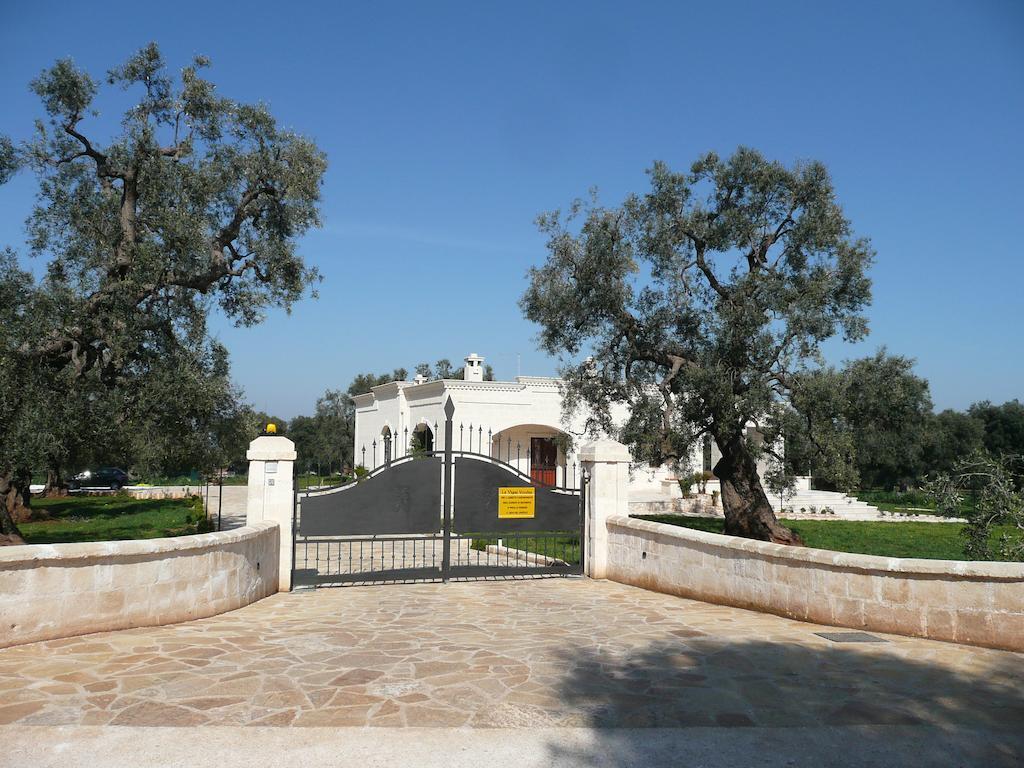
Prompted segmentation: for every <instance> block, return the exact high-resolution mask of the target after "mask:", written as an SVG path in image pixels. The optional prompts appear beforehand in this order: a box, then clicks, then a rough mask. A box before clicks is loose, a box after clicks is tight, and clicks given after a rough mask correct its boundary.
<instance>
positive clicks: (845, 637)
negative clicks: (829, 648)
mask: <svg viewBox="0 0 1024 768" xmlns="http://www.w3.org/2000/svg"><path fill="white" fill-rule="evenodd" d="M814 634H816V635H817V636H818V637H824V638H825V639H826V640H831V641H832V642H833V643H887V642H889V641H888V640H883V639H882V638H880V637H875V636H874V635H869V634H868V633H867V632H815V633H814Z"/></svg>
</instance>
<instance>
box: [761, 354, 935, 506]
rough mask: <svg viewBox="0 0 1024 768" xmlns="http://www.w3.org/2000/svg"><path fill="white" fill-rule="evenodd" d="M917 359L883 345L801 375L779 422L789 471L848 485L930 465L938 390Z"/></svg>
mask: <svg viewBox="0 0 1024 768" xmlns="http://www.w3.org/2000/svg"><path fill="white" fill-rule="evenodd" d="M913 365H914V361H913V360H911V359H909V358H906V357H901V356H898V355H889V354H887V353H886V351H885V350H884V349H882V350H879V351H878V352H877V353H876V354H875V355H874V356H872V357H868V358H864V359H860V360H852V361H848V362H847V363H845V364H844V366H843V367H842V368H841V369H835V368H831V367H828V368H820V369H816V370H811V371H805V372H802V373H799V374H797V375H795V376H794V377H793V381H794V384H795V386H794V388H793V392H794V394H793V398H792V400H791V403H792V408H791V409H788V410H784V411H783V412H782V413H781V414H779V416H778V417H777V421H776V422H775V424H776V426H775V431H776V432H777V433H778V434H779V435H781V436H782V437H783V438H784V439H785V443H786V471H787V474H813V475H814V477H815V480H816V481H817V482H819V483H824V484H825V485H831V486H832V487H834V488H839V489H840V490H843V491H850V490H853V489H855V488H857V487H859V486H860V485H862V484H864V485H868V486H871V487H891V486H894V485H897V484H900V483H903V484H907V483H912V482H914V480H915V478H917V477H919V476H920V475H921V474H922V472H923V471H924V469H925V465H924V456H925V453H926V446H927V444H928V435H929V425H930V423H931V422H930V420H931V398H930V396H929V392H928V382H927V381H926V380H925V379H923V378H921V377H919V376H916V375H914V373H913Z"/></svg>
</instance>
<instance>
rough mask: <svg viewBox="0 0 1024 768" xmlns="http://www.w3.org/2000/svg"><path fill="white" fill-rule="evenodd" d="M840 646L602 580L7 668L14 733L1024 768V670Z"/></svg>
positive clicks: (523, 586) (912, 647) (289, 619)
mask: <svg viewBox="0 0 1024 768" xmlns="http://www.w3.org/2000/svg"><path fill="white" fill-rule="evenodd" d="M830 629H831V628H827V627H819V626H816V625H811V624H805V623H801V622H797V621H790V620H787V619H783V618H779V617H776V616H770V615H765V614H758V613H753V612H749V611H742V610H737V609H733V608H726V607H722V606H715V605H709V604H705V603H700V602H695V601H691V600H684V599H680V598H675V597H671V596H666V595H661V594H656V593H653V592H647V591H644V590H640V589H636V588H632V587H628V586H623V585H619V584H615V583H612V582H605V581H591V580H587V579H546V580H522V581H490V582H472V583H451V584H448V585H441V584H410V585H393V586H392V585H389V586H373V587H353V588H345V589H324V590H318V591H315V592H313V591H304V592H295V593H291V594H279V595H275V596H273V597H271V598H268V599H266V600H263V601H261V602H259V603H256V604H254V605H251V606H249V607H246V608H243V609H241V610H238V611H234V612H232V613H229V614H225V615H223V616H219V617H214V618H210V619H203V620H199V621H194V622H190V623H187V624H180V625H176V626H168V627H158V628H143V629H135V630H127V631H122V632H109V633H103V634H96V635H90V636H86V637H79V638H72V639H66V640H59V641H50V642H44V643H36V644H32V645H25V646H19V647H15V648H8V649H5V650H0V724H7V723H17V724H20V725H22V726H31V725H50V726H53V725H110V726H121V725H126V726H175V725H179V726H181V725H187V726H205V725H220V726H224V725H228V726H239V725H256V726H259V725H262V726H392V727H403V726H449V727H450V726H456V727H470V728H510V727H511V728H536V727H566V726H584V727H592V728H593V727H597V728H601V727H651V726H660V727H697V726H705V727H716V728H742V727H756V726H767V727H787V728H798V727H819V726H820V727H828V726H858V725H900V726H918V725H920V726H929V727H939V728H941V729H945V730H950V729H969V730H971V731H972V732H976V733H978V734H984V739H985V742H986V744H987V745H988V747H989V748H991V749H994V750H996V754H1000V755H1003V756H1007V755H1015V754H1019V753H1017V752H1016V750H1020V749H1021V748H1022V743H1021V735H1020V729H1021V723H1022V722H1024V664H1022V661H1024V656H1022V655H1021V654H1013V653H1008V652H1002V651H995V650H987V649H981V648H973V647H967V646H958V645H953V644H947V643H939V642H931V641H925V640H917V639H909V638H902V637H894V636H884V637H883V639H884V640H886V642H881V643H835V642H832V641H830V640H827V639H825V638H822V637H819V636H817V635H816V634H815V632H820V631H829V630H830ZM832 631H835V630H834V629H833V630H832Z"/></svg>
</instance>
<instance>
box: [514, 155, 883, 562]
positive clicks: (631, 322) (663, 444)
mask: <svg viewBox="0 0 1024 768" xmlns="http://www.w3.org/2000/svg"><path fill="white" fill-rule="evenodd" d="M648 173H649V177H650V190H649V191H648V192H646V193H645V194H642V195H632V196H630V197H628V198H627V199H626V200H625V202H624V203H623V204H622V205H620V206H618V207H613V208H608V207H603V206H602V205H600V204H599V202H598V201H597V199H596V196H592V197H591V199H590V201H589V202H586V203H584V202H580V201H577V202H576V203H574V204H573V205H572V207H571V208H570V209H569V211H568V212H567V213H566V214H565V215H563V214H562V213H560V212H558V211H556V212H553V213H550V214H545V215H542V216H541V217H540V218H539V220H538V223H539V226H540V229H541V231H542V232H543V233H544V234H546V236H547V249H548V257H547V261H546V263H545V264H543V265H542V266H540V267H536V268H534V269H532V270H531V271H530V273H529V287H528V289H527V291H526V293H525V294H524V296H523V298H522V300H521V306H522V308H523V311H524V312H525V314H526V317H527V318H529V319H530V320H532V321H534V322H535V323H537V324H538V325H539V326H540V336H539V338H540V344H541V346H542V347H543V348H544V349H545V350H546V351H548V352H550V353H552V354H555V355H558V356H560V358H561V359H562V361H563V370H562V374H563V377H564V379H565V382H566V384H565V388H566V398H565V402H566V407H567V409H569V410H573V409H575V408H577V407H579V406H580V405H582V404H586V406H587V407H588V410H589V412H590V413H592V414H593V418H592V423H591V425H590V426H591V428H594V429H597V428H600V429H603V430H606V431H614V430H615V429H616V424H615V423H614V419H613V408H614V406H616V405H617V404H626V405H628V407H629V413H630V416H629V418H628V420H627V422H626V424H625V425H624V427H623V428H622V430H621V433H620V434H621V435H622V437H623V439H624V440H625V441H626V442H628V443H629V444H630V445H631V447H632V448H633V453H634V456H635V457H636V458H637V459H642V460H647V461H650V462H652V463H657V462H663V461H670V462H671V461H676V462H678V461H680V460H682V459H683V458H684V457H686V456H688V455H689V452H690V449H691V447H692V446H693V445H694V443H695V441H697V440H698V439H700V438H701V437H702V436H703V435H705V434H707V435H710V436H711V438H712V439H713V440H714V441H715V443H716V444H717V446H718V448H719V450H720V451H721V456H722V457H721V460H720V461H718V463H717V464H716V466H715V467H714V473H715V475H716V476H717V477H718V478H719V480H720V481H721V484H722V502H723V506H724V510H725V523H726V526H725V529H726V532H727V533H730V534H735V535H741V536H747V537H750V538H756V539H765V540H771V541H776V542H783V543H799V538H798V537H797V536H796V535H795V534H794V533H793V532H791V531H790V530H789V529H787V528H785V527H784V526H782V525H780V524H779V522H778V521H777V520H776V518H775V515H774V513H773V511H772V507H771V504H770V503H769V501H768V499H767V497H766V495H765V492H764V489H763V487H762V484H761V480H760V478H759V477H758V473H757V469H756V459H757V457H758V452H759V451H762V450H771V440H768V441H765V443H764V444H763V445H758V441H755V440H752V439H751V438H750V437H749V432H748V426H749V425H750V424H751V423H754V424H757V425H760V426H762V427H763V428H764V430H765V433H766V434H767V433H770V432H771V428H770V426H769V425H768V424H767V423H765V424H761V422H767V421H768V419H769V417H770V416H771V414H772V412H773V410H775V409H776V408H777V407H778V405H779V403H780V402H782V401H784V400H786V399H788V398H790V397H791V396H792V394H793V390H794V388H795V387H796V386H797V375H798V374H800V373H801V372H802V371H804V370H807V369H808V368H809V367H814V366H817V365H819V364H820V354H819V348H820V345H821V343H822V342H823V341H824V340H826V339H828V338H830V337H833V336H835V335H837V334H842V336H843V337H845V338H847V339H858V338H860V337H862V336H863V335H864V334H865V333H866V321H865V318H864V316H863V314H862V311H863V309H864V308H865V306H866V305H867V303H868V302H869V301H870V281H869V279H868V277H867V276H866V268H867V267H868V265H869V263H870V262H871V259H872V258H873V252H872V249H871V247H870V245H869V243H868V241H867V240H865V239H861V238H857V237H855V236H854V234H853V232H852V229H851V225H850V222H849V221H848V220H847V218H846V217H845V216H844V214H843V211H842V209H841V208H840V206H839V203H838V202H837V200H836V195H835V191H834V189H833V186H832V183H831V180H830V178H829V175H828V172H827V171H826V169H825V167H824V166H823V165H822V164H821V163H818V162H800V163H797V164H795V165H794V166H792V167H785V166H783V165H782V164H781V163H778V162H772V161H769V160H767V159H765V158H764V157H763V156H762V155H761V154H759V153H758V152H756V151H754V150H751V149H744V148H741V149H739V150H737V151H736V152H735V153H734V154H733V155H732V156H731V157H729V158H727V159H722V158H719V157H718V156H717V155H715V154H713V153H712V154H708V155H705V156H704V157H702V158H700V159H699V160H697V161H696V162H695V163H694V164H693V165H692V167H691V169H690V171H689V172H688V173H683V172H677V171H673V170H671V169H670V168H669V167H668V166H666V165H665V164H663V163H656V164H655V165H654V166H653V167H652V168H651V169H650V171H649V172H648ZM586 353H590V355H591V356H592V358H593V359H592V360H582V361H581V360H580V359H579V358H580V356H581V355H583V354H586Z"/></svg>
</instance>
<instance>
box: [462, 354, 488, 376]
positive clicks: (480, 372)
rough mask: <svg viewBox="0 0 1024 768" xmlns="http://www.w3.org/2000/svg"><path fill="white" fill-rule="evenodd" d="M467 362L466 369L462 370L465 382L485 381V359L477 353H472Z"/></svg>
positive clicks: (467, 357)
mask: <svg viewBox="0 0 1024 768" xmlns="http://www.w3.org/2000/svg"><path fill="white" fill-rule="evenodd" d="M465 360H466V367H465V368H463V369H462V379H463V380H464V381H483V380H484V359H483V358H482V357H480V355H478V354H477V353H476V352H470V353H469V355H467V356H466V358H465Z"/></svg>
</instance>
